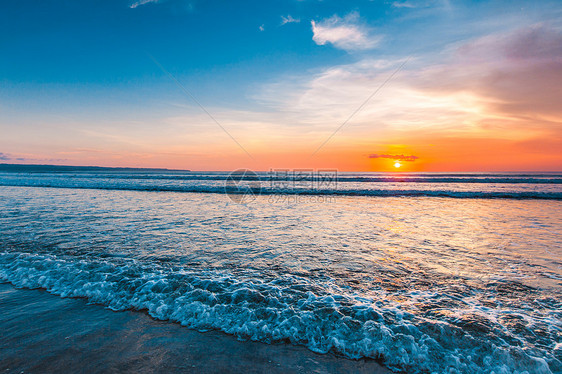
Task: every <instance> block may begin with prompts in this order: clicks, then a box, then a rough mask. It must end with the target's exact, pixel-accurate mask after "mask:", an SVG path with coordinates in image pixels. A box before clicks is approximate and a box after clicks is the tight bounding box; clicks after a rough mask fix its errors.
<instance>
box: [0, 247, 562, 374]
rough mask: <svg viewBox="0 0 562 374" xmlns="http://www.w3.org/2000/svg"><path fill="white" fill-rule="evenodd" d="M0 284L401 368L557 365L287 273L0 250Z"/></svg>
mask: <svg viewBox="0 0 562 374" xmlns="http://www.w3.org/2000/svg"><path fill="white" fill-rule="evenodd" d="M0 280H2V281H8V282H11V283H12V284H14V285H16V286H18V287H27V288H39V287H40V288H45V289H47V290H48V291H49V292H51V293H53V294H56V295H60V296H63V297H85V298H87V299H88V300H89V301H90V302H93V303H100V304H103V305H106V306H108V307H109V308H111V309H113V310H124V309H130V308H134V309H138V310H147V311H148V313H149V314H150V315H151V316H153V317H154V318H157V319H162V320H171V321H175V322H179V323H181V324H182V325H184V326H188V327H190V328H193V329H197V330H201V331H205V330H209V329H218V330H222V331H224V332H226V333H228V334H233V335H235V336H237V337H239V338H240V339H246V340H255V341H261V342H267V343H271V342H277V341H290V342H291V343H294V344H302V345H305V346H307V347H309V348H310V349H311V350H313V351H315V352H320V353H324V352H328V351H330V350H332V351H335V352H338V353H340V354H343V355H345V356H347V357H350V358H359V357H371V358H379V359H382V360H383V362H384V364H385V365H387V366H388V367H390V368H393V369H397V370H405V371H408V372H420V373H421V372H439V373H441V372H442V373H444V372H448V373H449V372H455V371H456V372H462V373H490V372H495V373H524V372H529V373H551V372H552V370H551V369H550V368H549V363H548V362H550V365H551V366H552V367H558V368H560V362H559V361H558V360H557V359H556V358H554V357H553V356H552V355H551V354H550V353H548V352H546V351H542V350H538V349H528V348H526V347H524V346H521V347H518V346H514V345H509V344H507V343H504V344H501V345H499V344H496V343H493V342H491V341H486V340H483V337H484V338H485V337H486V335H485V334H484V335H483V337H482V336H477V335H474V334H471V333H469V332H466V331H463V330H462V329H460V328H458V327H456V326H453V325H451V324H449V323H447V322H445V321H440V320H431V319H428V318H420V317H419V316H416V315H414V314H412V313H410V312H408V311H405V310H403V309H402V308H401V307H400V305H399V304H398V303H395V302H392V301H390V300H389V301H387V302H383V303H381V302H380V300H373V299H369V298H365V297H356V296H355V295H354V294H353V293H350V292H347V291H345V290H344V289H340V288H338V287H337V286H335V285H329V286H328V285H319V284H313V283H311V282H310V281H309V280H307V279H305V278H300V277H296V276H289V275H287V276H284V277H281V278H279V279H275V280H269V281H266V280H261V279H260V278H259V277H252V276H243V277H242V276H234V275H231V274H226V273H224V272H210V271H207V272H201V271H192V270H190V269H188V268H185V267H179V266H173V267H172V266H170V267H165V266H162V265H158V264H154V263H142V262H140V261H137V260H132V259H119V258H113V259H111V261H109V260H100V259H91V258H87V257H83V258H69V257H66V258H65V257H64V256H62V257H61V256H54V255H45V254H31V253H21V252H3V253H0ZM328 290H329V291H328ZM418 296H419V293H418ZM557 347H558V345H557ZM556 349H558V351H559V347H558V348H555V350H556ZM537 354H540V355H541V356H537Z"/></svg>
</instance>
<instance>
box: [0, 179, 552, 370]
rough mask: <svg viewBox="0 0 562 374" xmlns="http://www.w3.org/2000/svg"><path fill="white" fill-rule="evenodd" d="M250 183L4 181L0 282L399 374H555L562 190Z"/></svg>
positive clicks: (424, 182) (0, 182)
mask: <svg viewBox="0 0 562 374" xmlns="http://www.w3.org/2000/svg"><path fill="white" fill-rule="evenodd" d="M247 179H249V183H253V187H256V184H257V185H258V187H259V188H258V189H255V188H254V189H253V190H252V192H253V194H252V195H251V196H246V195H244V194H246V193H247V192H248V190H244V189H236V188H235V189H233V188H232V185H229V173H195V172H164V171H163V172H158V173H155V172H153V173H147V172H104V171H96V172H76V173H73V172H65V173H53V172H50V173H14V172H9V173H8V172H6V173H0V281H3V282H9V283H11V284H13V285H15V286H17V287H26V288H45V289H47V290H48V291H49V292H51V293H53V294H56V295H60V296H62V297H84V298H87V299H88V301H90V302H92V303H99V304H102V305H105V306H107V307H109V308H111V309H113V310H125V309H135V310H146V311H147V312H148V313H149V314H150V315H151V316H153V317H154V318H157V319H162V320H170V321H174V322H177V323H180V324H182V325H184V326H187V327H189V328H192V329H196V330H199V331H208V330H220V331H224V332H226V333H228V334H233V335H235V336H237V337H238V338H239V339H241V340H254V341H260V342H263V343H278V342H288V343H293V344H297V345H303V346H306V347H308V348H309V349H311V350H313V351H315V352H320V353H324V352H330V351H331V352H334V353H336V354H337V355H341V356H344V357H347V358H360V357H370V358H374V359H377V360H378V361H379V362H381V363H382V364H383V365H385V366H387V367H389V368H391V369H393V370H399V371H405V372H413V373H426V372H438V373H441V372H463V373H469V372H470V373H489V372H495V373H524V372H529V373H560V372H562V296H561V295H562V292H561V291H562V260H561V258H562V256H561V255H562V235H561V232H562V175H560V174H553V173H550V174H533V173H526V174H507V173H505V174H461V173H457V174H393V175H389V174H375V173H347V174H342V173H340V174H339V175H338V176H337V183H330V184H326V185H323V186H321V185H319V184H317V185H315V184H311V185H307V184H306V183H303V182H307V179H306V178H304V179H302V180H299V181H298V182H299V183H296V181H295V180H294V178H291V177H287V178H283V177H281V178H280V177H279V176H278V175H277V176H276V178H274V180H272V179H271V178H269V174H268V173H257V174H255V175H254V177H251V178H250V177H249V178H247ZM279 180H281V181H282V182H283V181H284V182H288V183H279ZM332 182H334V181H332ZM225 189H226V193H225ZM240 194H243V196H245V197H247V198H244V199H240V198H237V196H239V195H240Z"/></svg>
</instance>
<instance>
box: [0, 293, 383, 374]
mask: <svg viewBox="0 0 562 374" xmlns="http://www.w3.org/2000/svg"><path fill="white" fill-rule="evenodd" d="M0 331H2V332H1V335H2V337H1V339H0V371H2V372H3V373H7V372H18V373H19V372H42V373H44V372H89V373H90V372H205V373H219V372H220V373H224V372H245V373H264V372H267V373H310V372H314V373H339V372H341V373H391V371H389V370H387V369H385V368H384V367H382V366H380V365H379V364H378V363H376V362H375V361H372V360H358V361H356V360H348V359H344V358H340V357H335V356H334V355H332V354H326V355H320V354H315V353H314V352H311V351H309V350H308V349H306V348H304V347H297V346H293V345H290V344H276V345H267V344H264V343H257V342H240V341H238V340H236V338H234V337H232V336H229V335H226V334H223V333H221V332H217V331H211V332H207V333H200V332H197V331H193V330H189V329H187V328H185V327H181V326H180V325H178V324H175V323H169V322H162V321H155V320H153V319H152V318H150V317H149V316H148V315H146V314H145V313H140V312H133V311H125V312H113V311H110V310H108V309H106V308H104V307H102V306H99V305H88V304H87V303H86V301H85V300H81V299H63V298H60V297H58V296H54V295H51V294H49V293H47V292H46V291H44V290H26V289H16V288H14V287H13V286H12V285H10V284H0Z"/></svg>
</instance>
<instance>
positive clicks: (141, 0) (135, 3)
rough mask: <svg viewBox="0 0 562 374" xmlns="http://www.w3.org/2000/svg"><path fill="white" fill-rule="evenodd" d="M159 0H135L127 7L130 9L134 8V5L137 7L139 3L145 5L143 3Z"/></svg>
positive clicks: (158, 0) (157, 0) (157, 1)
mask: <svg viewBox="0 0 562 374" xmlns="http://www.w3.org/2000/svg"><path fill="white" fill-rule="evenodd" d="M159 2H160V0H139V1H135V2H134V3H132V4H131V5H130V6H129V8H131V9H135V8H136V7H139V6H141V5H145V4H150V3H159Z"/></svg>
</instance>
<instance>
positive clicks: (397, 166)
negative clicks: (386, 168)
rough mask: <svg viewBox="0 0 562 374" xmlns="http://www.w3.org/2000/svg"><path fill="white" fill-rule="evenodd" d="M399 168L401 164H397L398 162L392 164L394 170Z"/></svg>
mask: <svg viewBox="0 0 562 374" xmlns="http://www.w3.org/2000/svg"><path fill="white" fill-rule="evenodd" d="M400 166H402V164H401V163H399V162H398V161H396V162H395V163H394V167H395V168H399V167H400Z"/></svg>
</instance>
